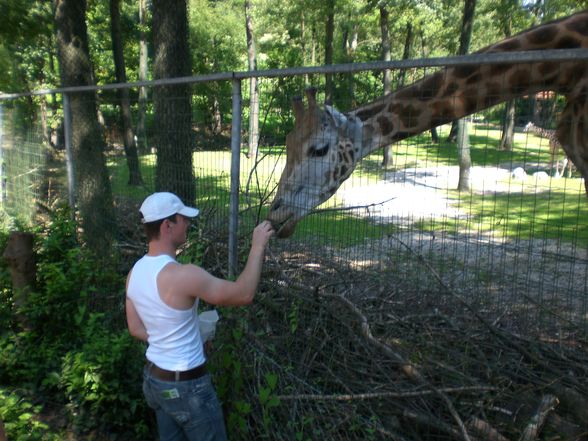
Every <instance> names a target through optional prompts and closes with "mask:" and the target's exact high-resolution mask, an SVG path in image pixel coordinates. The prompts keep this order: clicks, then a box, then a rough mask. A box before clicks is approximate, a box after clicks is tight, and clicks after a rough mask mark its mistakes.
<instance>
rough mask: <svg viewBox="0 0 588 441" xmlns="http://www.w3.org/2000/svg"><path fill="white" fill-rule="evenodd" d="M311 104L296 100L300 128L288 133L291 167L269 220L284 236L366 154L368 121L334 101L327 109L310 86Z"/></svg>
mask: <svg viewBox="0 0 588 441" xmlns="http://www.w3.org/2000/svg"><path fill="white" fill-rule="evenodd" d="M306 97H307V101H308V107H307V108H305V107H304V104H303V103H302V99H301V98H296V99H294V102H293V108H294V117H295V124H294V129H293V130H292V131H291V132H290V133H289V134H288V135H287V136H286V155H287V156H286V167H285V168H284V171H283V172H282V176H281V178H280V181H279V184H278V189H277V192H276V196H275V198H274V201H273V202H272V205H271V208H270V212H269V214H268V216H267V219H268V220H269V221H270V222H271V223H272V225H273V226H274V229H275V230H276V232H277V236H278V237H289V236H290V235H292V233H293V232H294V229H295V227H296V224H297V223H298V221H299V220H300V219H302V218H303V217H304V216H306V215H307V214H309V213H310V211H311V210H312V209H313V208H314V207H316V206H318V205H320V204H321V203H322V202H324V201H326V200H327V199H329V198H330V197H331V196H332V195H333V194H334V193H335V191H337V189H338V188H339V186H340V185H341V183H342V182H343V181H344V180H345V179H347V178H348V177H349V175H350V174H351V172H352V171H353V169H354V168H355V166H356V164H357V162H358V161H359V160H360V159H361V138H362V124H361V121H360V120H359V119H358V118H355V117H350V116H346V115H344V114H342V113H340V112H338V111H337V110H335V109H333V108H332V107H330V106H325V109H324V110H322V109H320V108H319V106H318V105H317V103H316V90H315V89H309V90H307V91H306Z"/></svg>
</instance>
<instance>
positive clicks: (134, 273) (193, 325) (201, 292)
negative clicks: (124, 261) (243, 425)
mask: <svg viewBox="0 0 588 441" xmlns="http://www.w3.org/2000/svg"><path fill="white" fill-rule="evenodd" d="M140 211H141V214H142V216H143V224H144V228H145V233H146V235H147V242H148V245H149V247H148V252H147V254H146V255H145V256H143V257H142V258H141V259H140V260H139V261H138V262H137V263H136V264H135V265H134V266H133V268H132V270H131V272H130V273H129V275H128V277H127V289H126V290H127V297H126V314H127V325H128V328H129V332H130V333H131V335H132V336H133V337H136V338H138V339H139V340H143V341H146V342H148V344H149V345H148V348H147V352H146V358H147V365H146V367H145V371H144V381H143V392H144V394H145V398H146V400H147V403H148V404H149V406H150V407H152V408H153V409H155V413H156V416H157V426H158V431H159V436H160V440H161V441H172V440H189V441H192V440H199V441H200V440H225V439H226V431H225V426H224V420H223V415H222V409H221V407H220V404H219V401H218V399H217V396H216V392H215V390H214V387H213V386H212V383H211V379H210V375H209V374H208V373H207V372H206V356H205V353H204V350H203V346H202V340H201V338H200V331H199V329H198V311H197V310H198V300H199V299H202V300H204V301H205V302H206V303H209V304H212V305H222V306H237V305H247V304H249V303H251V302H252V301H253V297H254V296H255V292H256V290H257V286H258V284H259V279H260V275H261V267H262V264H263V259H264V254H265V248H266V245H267V243H268V241H269V239H270V237H271V236H272V234H273V233H274V231H273V229H272V227H271V224H269V222H267V221H266V222H262V223H261V224H259V225H258V226H257V227H255V229H254V231H253V238H252V242H251V250H250V252H249V257H248V259H247V264H246V265H245V269H244V270H243V272H242V273H241V274H240V275H239V277H238V278H237V280H236V281H234V282H231V281H227V280H222V279H218V278H216V277H214V276H212V275H211V274H209V273H208V272H206V271H205V270H204V269H202V268H200V267H198V266H196V265H192V264H185V265H183V264H179V263H178V262H176V260H175V256H176V251H177V249H178V247H179V246H180V245H182V244H183V243H184V242H185V241H186V234H187V229H188V226H189V224H190V218H193V217H195V216H197V215H198V210H197V209H196V208H192V207H186V206H185V205H184V204H183V203H182V201H181V200H180V199H179V198H178V197H177V196H176V195H174V194H172V193H166V192H162V193H154V194H152V195H150V196H148V197H147V198H146V199H145V201H144V202H143V204H142V205H141V208H140Z"/></svg>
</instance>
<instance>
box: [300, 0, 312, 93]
mask: <svg viewBox="0 0 588 441" xmlns="http://www.w3.org/2000/svg"><path fill="white" fill-rule="evenodd" d="M300 49H301V51H302V65H303V66H306V58H307V54H306V22H305V21H304V11H303V12H302V16H301V18H300ZM309 84H310V78H309V76H308V74H307V73H305V74H304V86H305V87H308V85H309Z"/></svg>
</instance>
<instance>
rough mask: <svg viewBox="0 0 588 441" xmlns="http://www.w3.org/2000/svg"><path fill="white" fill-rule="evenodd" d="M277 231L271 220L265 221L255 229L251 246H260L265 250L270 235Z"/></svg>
mask: <svg viewBox="0 0 588 441" xmlns="http://www.w3.org/2000/svg"><path fill="white" fill-rule="evenodd" d="M274 233H275V231H274V228H273V227H272V224H271V223H270V222H269V221H263V222H262V223H260V224H259V225H258V226H257V227H255V229H254V230H253V238H252V239H251V248H260V249H261V250H265V247H266V246H267V243H268V242H269V240H270V237H272V236H273V235H274Z"/></svg>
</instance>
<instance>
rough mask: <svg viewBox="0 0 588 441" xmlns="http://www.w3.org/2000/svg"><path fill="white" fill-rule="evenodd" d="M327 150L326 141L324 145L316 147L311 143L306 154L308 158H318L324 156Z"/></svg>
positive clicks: (327, 144)
mask: <svg viewBox="0 0 588 441" xmlns="http://www.w3.org/2000/svg"><path fill="white" fill-rule="evenodd" d="M328 151H329V143H328V142H327V143H326V144H325V145H324V146H322V147H319V148H317V147H316V145H311V146H310V148H309V149H308V153H307V155H308V156H309V157H310V158H320V157H322V156H325V155H326V154H327V152H328Z"/></svg>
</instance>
